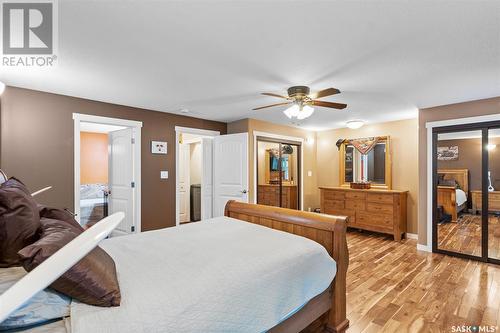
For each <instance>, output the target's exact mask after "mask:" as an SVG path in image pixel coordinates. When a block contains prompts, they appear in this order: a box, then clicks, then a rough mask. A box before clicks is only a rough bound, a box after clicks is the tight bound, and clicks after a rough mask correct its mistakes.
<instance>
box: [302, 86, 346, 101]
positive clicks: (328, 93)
mask: <svg viewBox="0 0 500 333" xmlns="http://www.w3.org/2000/svg"><path fill="white" fill-rule="evenodd" d="M335 94H340V90H338V89H337V88H328V89H324V90H320V91H317V92H315V93H312V94H310V95H309V97H310V98H311V99H316V98H321V97H326V96H331V95H335Z"/></svg>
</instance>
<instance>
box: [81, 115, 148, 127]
mask: <svg viewBox="0 0 500 333" xmlns="http://www.w3.org/2000/svg"><path fill="white" fill-rule="evenodd" d="M73 119H74V120H79V121H83V122H86V123H98V124H106V125H116V126H126V127H142V121H135V120H127V119H121V118H109V117H101V116H94V115H91V114H81V113H73Z"/></svg>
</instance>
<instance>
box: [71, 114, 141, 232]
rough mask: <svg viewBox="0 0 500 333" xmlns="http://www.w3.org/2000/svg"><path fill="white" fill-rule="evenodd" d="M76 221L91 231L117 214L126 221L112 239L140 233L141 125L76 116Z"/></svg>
mask: <svg viewBox="0 0 500 333" xmlns="http://www.w3.org/2000/svg"><path fill="white" fill-rule="evenodd" d="M73 118H74V120H75V133H74V135H75V217H76V219H77V221H78V222H79V223H80V224H81V225H82V226H84V227H90V226H92V225H94V224H95V223H97V222H99V221H100V220H101V219H103V218H104V217H106V216H108V215H111V214H113V213H115V212H119V211H121V212H124V213H125V219H124V221H123V222H122V223H121V224H120V225H119V226H118V227H117V228H116V229H115V231H114V232H113V234H112V235H113V236H119V235H123V234H129V233H135V232H140V163H141V160H140V129H141V126H142V123H140V122H136V121H128V120H123V119H115V118H105V117H97V116H91V115H81V114H74V115H73Z"/></svg>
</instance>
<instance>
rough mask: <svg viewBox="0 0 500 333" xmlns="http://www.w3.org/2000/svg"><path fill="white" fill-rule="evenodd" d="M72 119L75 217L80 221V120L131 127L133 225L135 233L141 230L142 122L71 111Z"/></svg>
mask: <svg viewBox="0 0 500 333" xmlns="http://www.w3.org/2000/svg"><path fill="white" fill-rule="evenodd" d="M73 121H74V130H73V136H74V157H73V160H74V171H75V173H74V187H75V188H74V197H75V200H74V210H75V211H74V213H75V214H76V216H75V219H76V220H77V221H78V222H80V213H81V212H80V122H89V123H100V124H107V125H117V126H125V127H130V128H132V132H133V137H134V140H135V144H134V182H135V193H134V212H135V219H134V220H135V221H134V225H135V227H136V231H135V232H136V233H139V232H141V231H142V223H141V198H142V195H141V193H142V190H141V189H142V181H141V128H142V122H141V121H135V120H127V119H120V118H109V117H101V116H94V115H90V114H81V113H73Z"/></svg>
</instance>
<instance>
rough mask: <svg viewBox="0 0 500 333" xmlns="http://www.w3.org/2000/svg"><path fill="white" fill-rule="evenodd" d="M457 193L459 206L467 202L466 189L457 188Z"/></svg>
mask: <svg viewBox="0 0 500 333" xmlns="http://www.w3.org/2000/svg"><path fill="white" fill-rule="evenodd" d="M455 193H456V201H457V206H462V205H463V204H464V203H466V202H467V195H466V194H465V192H464V191H462V190H461V189H458V188H457V189H456V190H455Z"/></svg>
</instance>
